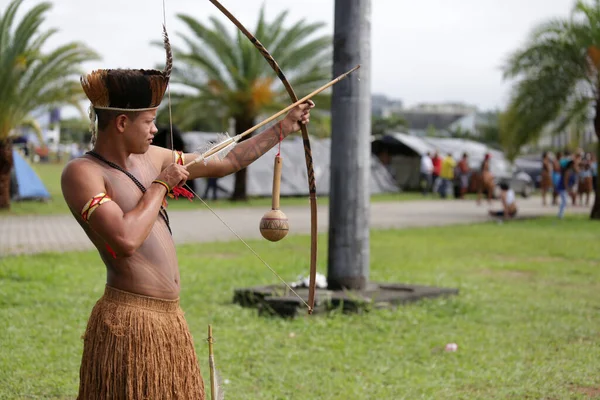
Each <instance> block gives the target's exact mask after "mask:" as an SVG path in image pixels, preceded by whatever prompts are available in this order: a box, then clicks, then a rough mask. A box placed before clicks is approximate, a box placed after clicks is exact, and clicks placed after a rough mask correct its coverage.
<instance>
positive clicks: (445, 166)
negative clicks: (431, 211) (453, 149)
mask: <svg viewBox="0 0 600 400" xmlns="http://www.w3.org/2000/svg"><path fill="white" fill-rule="evenodd" d="M455 167H456V161H455V160H454V158H453V157H452V153H448V154H447V155H446V157H444V159H443V160H442V170H441V172H440V179H441V185H440V196H441V197H442V198H443V199H445V198H446V196H447V195H448V189H449V188H451V187H452V181H453V180H454V168H455Z"/></svg>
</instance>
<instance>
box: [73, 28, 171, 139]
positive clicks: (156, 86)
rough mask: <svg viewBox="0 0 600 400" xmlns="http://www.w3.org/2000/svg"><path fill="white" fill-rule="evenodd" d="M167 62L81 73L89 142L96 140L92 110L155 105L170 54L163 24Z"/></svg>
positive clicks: (167, 74)
mask: <svg viewBox="0 0 600 400" xmlns="http://www.w3.org/2000/svg"><path fill="white" fill-rule="evenodd" d="M163 42H164V48H165V52H166V58H167V59H166V64H165V68H164V69H163V70H162V71H158V70H154V69H99V70H95V71H92V72H91V73H89V74H87V75H86V76H82V77H81V79H80V81H81V86H82V87H83V91H84V92H85V94H86V96H87V97H88V99H89V100H90V102H91V106H90V120H91V130H92V142H95V133H96V131H95V120H96V113H95V110H113V111H123V112H128V111H148V110H155V109H157V108H158V106H159V105H160V103H161V102H162V99H163V97H164V95H165V92H166V90H167V86H168V85H169V79H170V77H171V71H172V69H173V53H172V50H171V44H170V42H169V35H168V34H167V29H166V27H165V26H164V25H163Z"/></svg>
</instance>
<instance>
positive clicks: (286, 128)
mask: <svg viewBox="0 0 600 400" xmlns="http://www.w3.org/2000/svg"><path fill="white" fill-rule="evenodd" d="M313 107H314V103H313V102H312V101H310V100H309V101H307V102H306V103H303V104H300V105H299V106H297V107H295V108H294V109H292V110H291V111H290V112H289V113H288V114H287V115H286V117H285V118H284V119H283V120H282V121H281V123H277V124H275V125H274V126H272V127H271V128H269V129H266V130H264V131H263V132H261V133H260V134H258V135H255V136H252V137H251V138H249V139H246V140H243V141H241V142H239V143H238V144H237V145H236V146H235V147H234V148H233V150H231V151H230V152H229V154H227V156H226V157H225V158H224V159H223V160H219V159H218V158H215V159H212V160H211V161H209V162H208V163H207V164H204V162H199V163H195V164H194V165H192V166H190V167H189V169H188V171H189V173H190V175H189V177H188V179H189V180H192V179H196V178H205V177H211V178H220V177H223V176H227V175H230V174H232V173H235V172H237V171H239V170H241V169H243V168H246V167H247V166H248V165H250V164H252V163H253V162H254V161H256V160H257V159H258V158H260V157H261V156H263V155H264V154H265V153H267V152H268V151H269V150H271V149H272V148H273V147H275V146H276V145H277V143H279V141H280V140H283V139H285V138H286V137H287V136H289V135H290V134H292V133H294V132H297V131H299V130H300V126H301V125H305V124H308V122H309V119H310V109H311V108H313ZM160 151H161V154H162V159H163V168H165V167H166V166H167V165H169V164H171V163H173V162H174V161H173V154H172V153H171V151H170V150H168V149H160ZM198 156H199V155H198V154H195V153H186V154H183V162H184V164H185V165H187V164H189V163H190V162H191V161H192V160H194V158H196V157H198Z"/></svg>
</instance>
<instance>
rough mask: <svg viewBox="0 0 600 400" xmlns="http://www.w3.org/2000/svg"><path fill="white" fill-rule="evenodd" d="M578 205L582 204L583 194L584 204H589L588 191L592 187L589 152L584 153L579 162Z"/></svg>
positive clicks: (589, 191)
mask: <svg viewBox="0 0 600 400" xmlns="http://www.w3.org/2000/svg"><path fill="white" fill-rule="evenodd" d="M578 188H579V190H578V192H579V205H580V206H583V205H584V204H583V196H584V195H585V205H586V206H589V205H590V193H591V192H592V189H593V177H592V166H591V161H590V157H589V153H588V154H586V155H585V157H584V158H583V160H581V162H580V163H579V183H578Z"/></svg>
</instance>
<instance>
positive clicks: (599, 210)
mask: <svg viewBox="0 0 600 400" xmlns="http://www.w3.org/2000/svg"><path fill="white" fill-rule="evenodd" d="M599 89H600V88H599ZM594 130H595V131H596V138H597V139H598V142H597V143H596V162H598V161H600V98H597V99H596V115H595V116H594ZM595 189H596V195H595V196H594V205H593V206H592V212H591V214H590V218H591V219H596V220H600V190H599V189H600V179H598V178H596V187H595Z"/></svg>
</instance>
